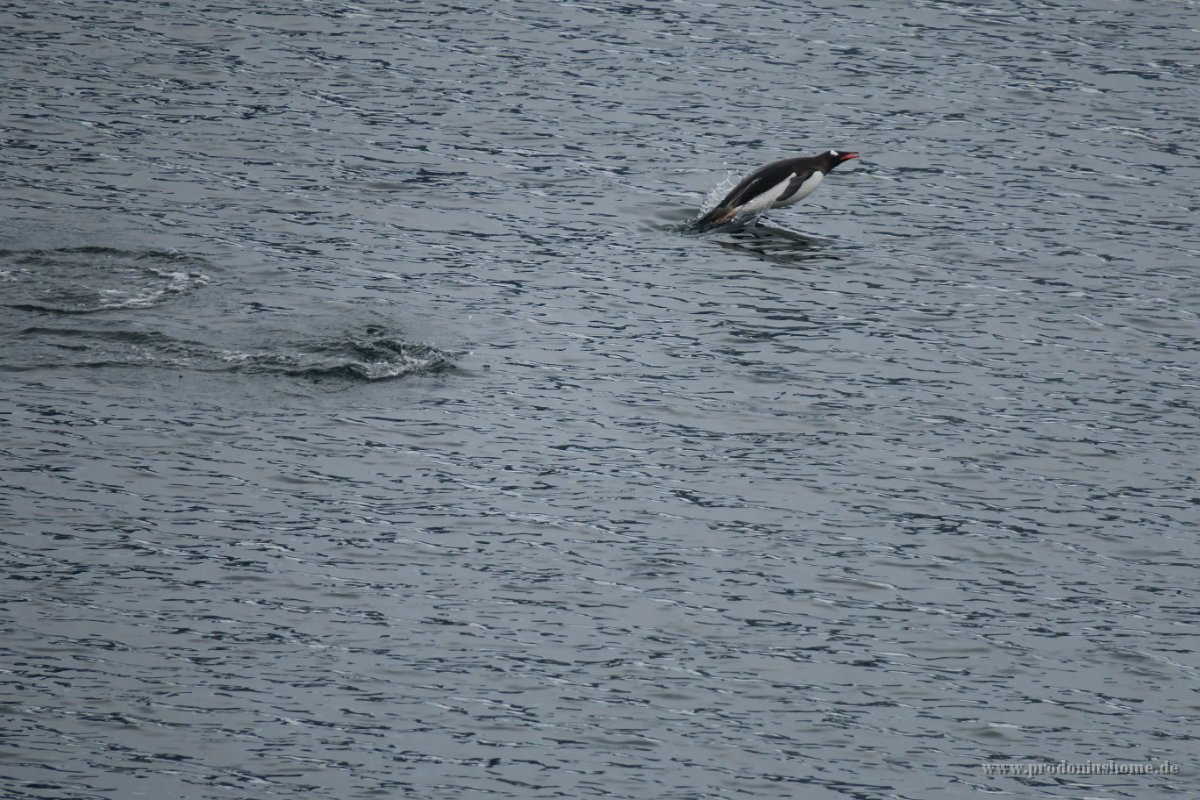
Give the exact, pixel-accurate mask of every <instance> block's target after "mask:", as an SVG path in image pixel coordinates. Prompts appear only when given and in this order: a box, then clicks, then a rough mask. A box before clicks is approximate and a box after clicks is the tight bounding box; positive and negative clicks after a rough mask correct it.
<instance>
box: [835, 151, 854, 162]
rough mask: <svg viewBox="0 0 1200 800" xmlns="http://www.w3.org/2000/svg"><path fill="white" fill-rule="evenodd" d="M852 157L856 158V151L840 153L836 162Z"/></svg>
mask: <svg viewBox="0 0 1200 800" xmlns="http://www.w3.org/2000/svg"><path fill="white" fill-rule="evenodd" d="M852 158H858V153H842V154H841V155H839V156H838V163H839V164H840V163H842V162H843V161H849V160H850V159H852Z"/></svg>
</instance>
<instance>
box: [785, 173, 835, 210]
mask: <svg viewBox="0 0 1200 800" xmlns="http://www.w3.org/2000/svg"><path fill="white" fill-rule="evenodd" d="M824 178H825V173H824V172H821V171H820V170H817V171H816V172H814V173H813V174H812V175H810V176H808V179H807V180H805V181H804V183H802V184H800V188H799V189H797V190H796V193H795V194H794V195H792V196H791V197H789V198H788V199H786V200H784V201H783V202H782V203H778V204H777V206H776V207H782V206H790V205H791V204H792V203H799V202H800V201H801V200H803V199H804V198H806V197H808V196H809V195H810V194H812V193H813V192H815V191H816V190H817V187H818V186H820V185H821V181H822V180H823V179H824ZM785 185H786V184H785Z"/></svg>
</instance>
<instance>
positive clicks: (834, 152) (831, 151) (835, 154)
mask: <svg viewBox="0 0 1200 800" xmlns="http://www.w3.org/2000/svg"><path fill="white" fill-rule="evenodd" d="M837 154H838V151H837V150H830V151H829V155H831V156H834V157H835V158H836V157H837Z"/></svg>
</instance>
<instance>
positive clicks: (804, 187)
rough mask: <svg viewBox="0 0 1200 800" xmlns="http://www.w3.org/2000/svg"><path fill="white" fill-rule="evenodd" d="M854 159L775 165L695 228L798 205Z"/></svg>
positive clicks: (845, 155)
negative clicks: (843, 165)
mask: <svg viewBox="0 0 1200 800" xmlns="http://www.w3.org/2000/svg"><path fill="white" fill-rule="evenodd" d="M852 158H858V153H854V152H847V151H843V150H829V151H827V152H824V153H821V154H820V155H815V156H805V157H804V158H785V159H782V160H780V161H773V162H771V163H770V164H767V165H766V166H765V167H760V168H759V169H756V170H755V171H754V172H752V173H750V174H749V175H747V176H746V177H745V178H743V179H742V181H741V182H740V183H739V184H738V185H737V186H735V187H733V189H731V190H730V192H729V194H727V195H725V199H723V200H722V201H721V202H720V203H717V206H716V208H714V209H713V210H712V211H709V212H708V213H707V214H705V215H704V216H703V217H701V218H700V219H699V221H698V222H697V223H696V224H697V225H698V226H700V227H702V228H703V227H708V226H711V225H724V224H725V223H727V222H731V221H733V220H734V219H736V218H737V217H739V216H748V215H751V214H760V213H762V212H763V211H766V210H768V209H771V208H781V207H783V206H790V205H792V204H793V203H798V202H800V201H801V200H803V199H804V198H806V197H808V196H809V195H810V194H812V193H813V192H815V191H816V190H817V187H818V186H820V185H821V181H822V180H823V179H824V178H825V175H826V174H827V173H828V172H829V171H830V170H832V169H833V168H834V167H836V166H837V165H838V164H841V163H842V162H843V161H849V160H850V159H852Z"/></svg>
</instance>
